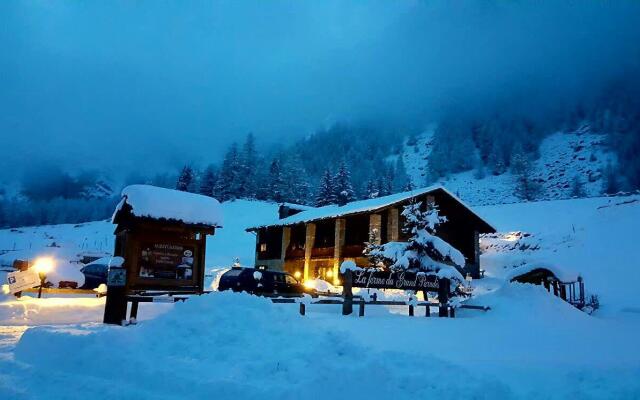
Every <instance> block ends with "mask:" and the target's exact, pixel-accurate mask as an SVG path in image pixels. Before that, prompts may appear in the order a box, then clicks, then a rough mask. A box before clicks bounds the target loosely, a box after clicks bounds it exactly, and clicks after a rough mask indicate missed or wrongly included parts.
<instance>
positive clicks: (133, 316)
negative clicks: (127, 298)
mask: <svg viewBox="0 0 640 400" xmlns="http://www.w3.org/2000/svg"><path fill="white" fill-rule="evenodd" d="M138 304H139V302H138V301H137V300H133V301H131V314H129V319H130V320H131V319H136V320H137V319H138Z"/></svg>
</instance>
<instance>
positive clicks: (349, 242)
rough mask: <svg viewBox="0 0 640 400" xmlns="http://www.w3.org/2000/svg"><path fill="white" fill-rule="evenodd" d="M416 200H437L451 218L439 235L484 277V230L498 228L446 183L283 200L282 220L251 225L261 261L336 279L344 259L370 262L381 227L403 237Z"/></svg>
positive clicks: (390, 237) (386, 237)
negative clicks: (336, 199)
mask: <svg viewBox="0 0 640 400" xmlns="http://www.w3.org/2000/svg"><path fill="white" fill-rule="evenodd" d="M411 202H422V204H423V205H424V206H425V207H426V206H427V205H428V204H434V203H435V204H436V205H437V206H438V208H439V210H440V215H444V216H445V217H446V218H447V221H446V222H445V223H443V224H441V225H440V226H439V227H438V232H437V236H439V237H441V238H442V239H443V240H445V241H447V242H448V243H449V244H451V245H452V246H453V247H455V248H456V249H458V250H460V252H461V253H462V254H463V255H464V258H465V267H464V271H462V272H465V273H466V272H468V273H470V274H471V275H472V276H473V277H479V271H480V250H479V235H480V234H483V233H493V232H495V229H494V228H493V227H492V226H491V225H490V224H489V223H488V222H487V221H485V220H484V219H483V218H482V217H480V216H479V215H478V214H477V213H476V212H474V211H473V210H472V209H471V208H470V207H469V206H467V205H466V204H464V203H463V202H462V201H461V200H460V199H459V198H458V197H456V196H455V195H453V194H452V193H451V192H449V191H448V190H446V189H445V188H444V187H442V186H439V185H437V186H431V187H427V188H423V189H417V190H412V191H408V192H403V193H396V194H392V195H389V196H384V197H378V198H375V199H367V200H361V201H354V202H351V203H348V204H345V205H342V206H340V205H328V206H325V207H318V208H314V207H307V206H299V205H295V204H283V205H282V206H281V207H280V210H279V214H280V215H279V217H280V219H278V220H276V221H274V222H273V223H272V224H269V225H263V226H256V227H251V228H248V229H247V230H248V231H251V232H255V233H256V260H255V264H256V266H267V267H268V268H271V269H275V270H283V271H286V272H289V273H291V274H293V275H294V276H296V277H300V278H302V277H304V279H305V280H307V279H314V278H321V279H324V280H326V281H329V282H332V281H335V280H336V279H337V277H338V273H339V271H338V269H339V266H340V264H341V263H342V261H344V260H353V261H354V262H355V263H356V264H357V265H358V266H362V267H366V266H368V260H367V259H366V258H365V257H364V256H363V250H364V248H365V243H366V242H367V241H369V237H370V233H371V232H373V230H376V233H377V234H376V237H378V238H379V241H380V243H387V242H402V241H406V240H407V239H408V234H406V233H405V232H403V230H402V227H403V225H404V221H403V219H404V217H403V216H402V215H401V214H402V210H403V206H405V205H407V204H409V203H411Z"/></svg>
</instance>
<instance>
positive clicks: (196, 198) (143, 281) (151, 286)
mask: <svg viewBox="0 0 640 400" xmlns="http://www.w3.org/2000/svg"><path fill="white" fill-rule="evenodd" d="M112 223H114V224H116V225H117V227H116V230H115V235H116V241H115V250H114V256H120V257H122V258H124V267H125V268H126V270H127V277H126V278H127V279H126V287H127V292H129V293H131V292H136V291H144V290H173V291H191V292H201V291H202V290H203V284H204V268H205V265H204V260H205V251H206V236H207V235H213V234H215V230H216V229H217V228H220V227H222V209H221V206H220V203H219V202H218V201H217V200H216V199H214V198H211V197H207V196H202V195H198V194H193V193H187V192H181V191H177V190H171V189H165V188H160V187H155V186H149V185H132V186H128V187H126V188H124V190H123V191H122V200H121V201H120V203H119V204H118V206H117V207H116V210H115V212H114V214H113V217H112Z"/></svg>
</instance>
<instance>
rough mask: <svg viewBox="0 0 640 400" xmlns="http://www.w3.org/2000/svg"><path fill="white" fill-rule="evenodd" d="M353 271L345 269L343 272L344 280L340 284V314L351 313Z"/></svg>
mask: <svg viewBox="0 0 640 400" xmlns="http://www.w3.org/2000/svg"><path fill="white" fill-rule="evenodd" d="M352 287H353V272H352V271H351V270H347V271H345V272H344V282H343V285H342V296H343V298H344V299H343V301H342V315H351V313H353V292H352Z"/></svg>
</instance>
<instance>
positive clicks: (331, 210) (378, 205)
mask: <svg viewBox="0 0 640 400" xmlns="http://www.w3.org/2000/svg"><path fill="white" fill-rule="evenodd" d="M437 190H441V191H444V192H445V193H447V194H448V195H449V196H451V197H452V198H454V199H455V200H456V201H457V202H458V203H460V204H461V205H462V206H463V207H465V208H466V209H467V210H468V211H469V212H471V213H472V214H473V215H475V216H476V217H477V218H478V219H480V220H481V221H483V222H484V223H486V224H487V225H488V226H489V227H490V228H492V229H493V230H494V231H495V228H494V227H493V226H491V225H490V224H489V223H488V222H486V221H485V220H484V218H482V217H480V216H479V215H478V214H477V213H476V212H475V211H473V210H472V209H471V208H470V207H469V206H468V205H466V204H465V203H464V202H463V201H462V200H460V199H459V198H458V197H456V196H455V195H454V194H453V193H451V192H449V191H448V190H447V189H445V188H444V187H443V186H442V185H433V186H429V187H425V188H421V189H416V190H410V191H407V192H401V193H395V194H391V195H389V196H383V197H377V198H375V199H366V200H358V201H353V202H351V203H347V204H345V205H343V206H339V205H337V204H331V205H328V206H324V207H317V208H310V209H308V210H305V211H302V212H300V213H298V214H295V215H292V216H290V217H287V218H283V219H281V220H278V221H274V222H273V223H272V224H267V225H261V226H256V227H251V228H248V229H249V230H253V229H258V228H262V227H267V226H287V225H295V224H299V223H304V222H312V221H318V220H322V219H327V218H337V217H342V216H345V215H352V214H359V213H364V212H372V211H376V210H380V209H383V208H386V207H389V206H392V205H394V204H396V203H400V202H403V201H405V200H408V199H411V198H412V197H416V196H420V195H424V194H427V193H431V192H435V191H437Z"/></svg>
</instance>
